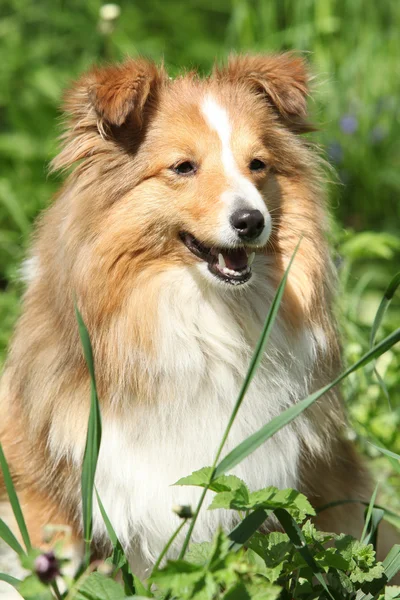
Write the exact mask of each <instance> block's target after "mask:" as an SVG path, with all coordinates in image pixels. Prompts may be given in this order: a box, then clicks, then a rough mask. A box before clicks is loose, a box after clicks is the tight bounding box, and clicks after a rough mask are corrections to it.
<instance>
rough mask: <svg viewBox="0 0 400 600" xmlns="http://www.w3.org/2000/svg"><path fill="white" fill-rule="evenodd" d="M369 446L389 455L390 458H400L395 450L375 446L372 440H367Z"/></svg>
mask: <svg viewBox="0 0 400 600" xmlns="http://www.w3.org/2000/svg"><path fill="white" fill-rule="evenodd" d="M369 443H370V444H371V446H373V447H374V448H376V449H377V450H379V452H382V454H386V456H390V458H395V459H396V460H400V454H396V452H392V451H391V450H387V448H382V447H381V446H376V444H373V443H372V442H369Z"/></svg>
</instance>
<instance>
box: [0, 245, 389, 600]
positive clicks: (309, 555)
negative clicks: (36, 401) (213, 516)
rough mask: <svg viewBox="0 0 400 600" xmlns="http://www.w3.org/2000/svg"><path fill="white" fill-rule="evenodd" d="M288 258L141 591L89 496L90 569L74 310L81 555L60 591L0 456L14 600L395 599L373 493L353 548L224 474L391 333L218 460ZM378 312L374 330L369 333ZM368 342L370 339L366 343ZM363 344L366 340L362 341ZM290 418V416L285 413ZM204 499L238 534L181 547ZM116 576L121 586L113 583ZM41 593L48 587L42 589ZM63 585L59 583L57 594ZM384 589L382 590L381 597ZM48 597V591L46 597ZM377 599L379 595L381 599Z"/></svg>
mask: <svg viewBox="0 0 400 600" xmlns="http://www.w3.org/2000/svg"><path fill="white" fill-rule="evenodd" d="M295 254H296V252H295V253H294V255H293V257H292V259H291V262H290V264H289V266H288V269H287V271H286V272H285V275H284V277H283V279H282V281H281V283H280V285H279V286H278V289H277V292H276V295H275V298H274V300H273V302H272V304H271V308H270V310H269V313H268V315H267V318H266V321H265V325H264V328H263V331H262V334H261V337H260V340H259V343H258V344H257V348H256V351H255V353H254V356H253V358H252V360H251V362H250V366H249V369H248V373H247V376H246V378H245V380H244V383H243V385H242V388H241V390H240V393H239V396H238V399H237V401H236V404H235V406H234V409H233V412H232V415H231V418H230V420H229V422H228V425H227V428H226V431H225V433H224V435H223V438H222V440H221V444H220V446H219V448H218V450H217V453H216V457H215V460H214V464H213V466H212V467H205V468H203V469H200V470H198V471H195V472H194V473H192V474H191V475H189V476H187V477H184V478H181V479H180V480H179V481H178V482H176V485H195V486H200V487H202V488H203V494H202V496H201V499H200V501H199V504H198V506H197V508H196V510H195V512H194V514H193V515H192V514H191V511H189V510H187V509H185V508H184V507H183V508H182V510H181V516H182V518H183V522H182V524H181V525H180V526H179V528H178V530H177V531H176V532H175V533H174V535H173V536H172V538H171V539H170V540H169V541H167V543H166V546H165V548H164V550H163V552H162V553H161V556H160V557H159V559H158V560H157V562H156V564H155V566H154V568H153V571H152V573H151V575H150V577H149V580H148V582H146V583H144V582H141V581H140V580H139V579H138V578H137V577H136V576H135V575H134V574H133V573H132V572H131V570H130V567H129V564H128V560H127V558H126V555H125V552H124V549H123V547H122V546H121V543H120V541H119V540H118V538H117V536H116V534H115V531H114V529H113V526H112V523H111V522H110V520H109V518H108V516H107V514H106V512H105V510H104V507H103V505H102V503H101V498H100V497H99V495H98V493H97V491H96V495H97V501H98V503H99V508H100V512H101V514H102V516H103V519H104V522H105V525H106V528H107V531H108V533H109V537H110V541H111V543H112V546H113V552H112V555H111V557H110V558H109V559H107V561H105V563H102V564H100V565H99V564H97V565H96V564H95V565H90V564H89V559H90V536H91V522H92V510H93V492H94V476H95V470H96V464H97V457H98V453H99V449H100V436H101V425H100V423H101V421H100V407H99V400H98V397H97V393H96V382H95V373H94V362H93V356H92V349H91V344H90V339H89V335H88V332H87V330H86V327H85V325H84V322H83V319H82V317H81V315H80V313H79V311H78V310H77V319H78V325H79V331H80V335H81V339H82V344H83V348H84V354H85V358H86V361H87V364H88V369H89V373H90V377H91V381H92V393H91V410H90V416H89V424H88V433H87V443H86V451H85V455H84V460H83V469H82V497H83V511H84V534H85V536H86V551H85V557H84V562H83V564H82V568H81V569H80V570H79V571H78V573H77V574H76V576H75V578H74V580H73V582H72V584H71V585H70V588H69V589H67V590H66V591H65V592H60V586H59V585H58V584H59V580H60V578H61V577H62V575H61V573H62V564H63V561H62V558H61V555H58V553H59V552H60V549H59V548H55V549H54V552H51V553H48V552H47V553H42V552H41V551H40V550H39V549H36V548H34V549H32V548H31V546H30V541H29V537H28V533H27V531H26V526H25V523H24V520H23V516H22V512H21V511H20V507H19V502H18V498H17V495H16V492H15V489H14V486H13V482H12V479H11V476H10V472H9V469H8V466H7V463H6V459H5V457H4V454H3V453H2V451H0V462H1V466H2V470H3V474H4V477H5V480H6V483H7V490H8V493H9V498H10V502H11V504H12V507H13V510H14V513H15V515H16V516H17V520H18V523H19V526H20V529H21V533H22V534H23V537H24V539H25V538H26V539H25V542H26V546H27V554H26V553H25V551H24V550H23V548H22V547H21V546H20V544H19V542H18V541H17V540H16V538H15V537H14V535H13V534H12V533H11V531H10V530H9V529H8V528H7V527H6V526H4V525H2V527H0V536H1V537H2V538H3V540H4V541H5V542H6V543H8V544H9V545H10V547H11V548H13V549H14V550H15V551H16V552H17V553H18V554H19V555H20V556H21V557H22V564H23V565H24V567H25V568H27V569H28V570H30V571H31V574H30V575H28V576H27V577H26V578H25V579H24V580H23V581H19V580H17V579H15V578H12V577H10V576H8V575H6V574H2V575H0V579H2V580H4V581H7V582H8V583H10V584H11V585H13V586H15V587H16V588H17V589H18V590H19V591H20V592H21V593H22V594H23V597H24V598H27V599H29V598H36V599H37V600H38V599H42V600H47V599H48V598H50V597H51V594H54V595H55V596H56V597H57V598H58V599H60V598H66V599H70V600H72V599H73V598H76V599H79V600H83V599H86V600H95V599H96V600H102V599H104V600H106V599H111V598H113V599H114V598H115V599H117V598H130V597H131V598H143V597H145V598H149V597H150V598H159V599H165V600H167V599H168V600H170V599H172V598H176V599H177V600H178V599H179V600H186V599H188V600H189V599H198V600H217V599H221V600H222V599H223V600H235V599H253V600H261V599H267V600H268V599H271V600H272V599H278V598H279V599H282V600H285V599H286V598H291V599H297V598H299V599H301V598H302V599H304V600H312V599H313V598H320V599H327V598H329V599H334V600H335V599H341V600H356V599H357V600H358V599H361V598H380V597H381V594H382V593H384V594H385V596H387V594H389V595H390V596H387V597H391V598H395V597H397V596H396V594H397V590H396V589H395V588H394V589H393V590H390V588H387V586H386V584H387V582H389V581H390V580H391V579H392V578H393V576H394V575H395V574H396V573H397V572H398V571H399V570H400V546H394V547H393V548H392V550H391V551H390V553H389V554H388V556H387V557H386V559H385V560H384V561H383V562H382V563H380V562H377V560H376V556H375V550H374V545H373V543H369V542H374V535H375V533H376V529H377V527H378V525H379V521H380V519H381V518H382V517H383V516H384V514H383V513H384V511H382V509H381V508H380V507H377V506H376V505H375V496H376V491H375V492H374V494H373V496H372V498H371V502H370V505H369V507H368V510H367V513H366V522H365V528H364V531H363V534H362V538H361V541H358V540H355V539H354V538H352V537H351V536H348V535H345V534H341V535H335V534H332V533H325V532H320V531H317V530H316V528H315V526H314V525H313V524H312V521H311V520H310V519H312V517H313V516H314V515H315V511H314V509H313V507H312V506H311V505H310V503H309V502H308V500H307V498H306V497H305V496H304V495H303V494H301V493H299V492H298V491H296V490H293V489H286V490H278V489H277V488H275V487H268V488H265V489H262V490H258V491H250V490H249V489H248V488H247V486H246V484H245V482H244V481H242V480H241V479H239V478H238V477H236V476H234V475H226V474H225V472H226V471H227V470H229V469H230V468H232V466H234V465H236V464H238V463H239V462H241V461H242V460H243V459H244V458H246V456H248V454H249V453H250V452H252V451H253V450H254V449H255V448H256V447H258V446H259V445H260V444H261V443H263V442H264V441H266V440H267V439H269V438H270V437H271V436H272V435H273V434H274V433H276V431H278V430H279V429H280V428H282V427H284V426H285V425H286V424H287V423H288V422H290V421H291V420H293V419H294V418H296V416H298V414H301V412H302V411H304V410H305V409H306V408H307V407H308V406H309V405H310V404H311V403H312V402H315V401H316V400H317V399H318V398H320V397H321V396H323V394H324V393H326V391H328V390H329V389H331V387H333V386H334V385H337V383H339V382H340V381H341V380H342V379H344V378H345V377H347V376H348V375H349V374H351V373H353V372H355V371H356V370H358V369H359V368H361V367H362V366H365V365H366V364H368V363H370V362H371V361H373V360H376V359H377V358H379V356H381V355H382V354H383V353H384V352H386V351H387V350H388V349H389V348H391V347H392V346H393V344H395V343H396V342H398V341H399V340H400V329H397V330H396V331H394V332H393V333H392V334H391V335H389V336H388V337H387V338H385V339H384V340H383V341H381V342H380V343H378V344H376V345H373V344H372V348H370V350H369V351H368V352H367V353H366V354H365V355H364V356H363V357H362V358H361V359H360V360H358V361H357V362H356V363H355V364H354V365H352V366H351V367H350V368H349V369H347V370H346V371H345V372H344V373H343V374H342V375H340V376H339V377H337V378H336V379H335V380H334V381H333V382H332V383H331V384H329V385H327V386H325V387H324V388H322V389H321V390H319V391H317V392H315V393H314V394H311V395H310V396H309V397H308V398H306V399H304V400H303V401H301V402H299V403H298V404H297V405H296V406H294V407H290V408H288V409H286V410H285V411H283V412H282V413H281V415H279V416H278V417H275V418H274V419H273V420H272V421H271V422H270V423H269V424H267V425H266V426H264V427H263V428H261V429H260V431H259V432H257V433H256V434H253V436H250V438H248V439H247V440H244V441H243V442H242V443H241V444H239V446H237V447H236V448H235V449H234V450H233V451H231V452H230V453H229V454H228V455H227V456H226V457H225V458H224V459H223V460H222V461H220V462H218V461H219V458H220V456H221V453H222V450H223V446H224V442H225V440H226V438H227V435H228V433H229V430H230V427H231V426H232V424H233V421H234V419H235V418H236V416H237V414H238V411H239V408H240V405H241V403H242V401H243V398H244V396H245V393H246V391H247V389H248V387H249V385H250V384H251V379H252V377H253V376H254V373H255V371H256V368H257V366H258V364H259V362H260V358H261V355H262V353H263V352H264V349H265V345H266V343H267V340H268V334H269V331H270V329H271V327H272V325H273V322H274V319H275V317H276V315H277V312H278V309H279V304H280V301H281V298H282V296H283V293H284V288H285V283H286V280H287V276H288V273H289V269H290V266H291V264H292V261H293V260H295ZM380 314H382V309H380V311H378V316H377V320H376V322H375V323H376V325H375V329H376V328H377V326H378V325H379V319H380V317H379V315H380ZM373 337H374V336H373ZM372 339H373V338H372ZM294 409H295V410H294ZM207 490H210V491H212V492H214V497H213V500H212V502H211V504H210V506H209V507H208V509H209V510H218V509H224V510H233V511H236V512H237V514H238V525H237V526H236V527H235V528H234V529H233V530H232V531H231V532H224V531H221V530H219V531H217V532H216V533H215V537H214V539H213V541H212V542H204V543H202V544H192V545H191V546H189V543H190V537H191V533H192V531H193V529H194V527H195V524H196V517H197V515H198V514H199V511H200V510H201V508H202V505H203V502H204V500H205V497H206V492H207ZM271 518H274V519H275V520H276V521H278V522H279V523H280V526H281V527H282V530H283V532H282V533H281V532H273V533H261V532H260V528H261V529H262V526H263V524H264V523H265V522H266V521H267V519H271ZM187 520H190V521H191V523H190V526H189V528H188V532H187V535H186V538H185V540H184V543H183V546H182V549H181V553H180V556H179V558H178V559H177V560H170V559H169V560H167V562H166V564H165V565H164V566H163V564H162V563H163V560H164V558H165V556H166V554H167V551H168V549H169V548H170V546H171V543H172V541H173V540H174V539H175V538H176V536H177V534H178V533H179V531H180V530H181V529H182V528H183V527H184V525H185V523H186V521H187ZM118 572H121V574H122V580H123V584H124V585H123V586H121V585H120V584H119V583H117V582H116V581H115V580H114V577H115V576H116V575H117V574H118ZM48 586H50V587H48ZM65 586H66V580H64V585H63V588H64V587H65ZM385 588H386V589H385ZM50 590H51V591H50ZM382 597H383V596H382Z"/></svg>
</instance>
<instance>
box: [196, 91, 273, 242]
mask: <svg viewBox="0 0 400 600" xmlns="http://www.w3.org/2000/svg"><path fill="white" fill-rule="evenodd" d="M201 111H202V113H203V116H204V118H205V120H206V122H207V124H208V126H209V127H210V129H212V130H213V131H215V132H216V133H217V134H218V137H219V139H220V141H221V146H222V151H221V161H222V165H223V167H224V171H225V175H226V177H227V179H228V182H229V184H228V188H227V189H226V191H225V192H223V194H222V196H221V200H222V202H223V203H224V205H225V207H226V210H225V211H224V213H225V214H223V215H222V223H221V232H220V233H221V242H224V243H228V244H229V243H232V242H236V241H237V239H236V234H235V233H234V231H233V229H232V227H231V226H230V223H229V219H230V216H231V215H232V214H233V213H234V212H235V210H239V209H247V210H259V211H260V212H261V213H262V214H263V215H264V219H265V228H264V231H263V233H262V234H261V236H260V239H259V240H258V243H259V244H260V245H263V244H265V243H266V242H267V240H268V238H269V235H270V233H271V218H270V215H269V212H268V210H267V207H266V206H265V202H264V200H263V197H262V196H261V194H260V192H259V191H258V190H257V188H256V187H255V185H254V184H253V183H252V182H251V181H250V180H249V179H247V177H245V176H244V175H243V174H242V173H241V172H240V170H239V169H238V167H237V164H236V161H235V157H234V155H233V152H232V147H231V137H232V125H231V121H230V119H229V115H228V112H227V111H226V110H225V109H224V108H223V107H222V106H220V105H219V104H218V103H217V102H216V101H215V100H214V98H212V96H207V97H206V98H205V100H204V101H203V103H202V105H201Z"/></svg>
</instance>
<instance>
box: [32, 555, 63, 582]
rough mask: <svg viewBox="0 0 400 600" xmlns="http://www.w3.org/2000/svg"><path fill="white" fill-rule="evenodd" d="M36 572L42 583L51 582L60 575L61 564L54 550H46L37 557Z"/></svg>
mask: <svg viewBox="0 0 400 600" xmlns="http://www.w3.org/2000/svg"><path fill="white" fill-rule="evenodd" d="M35 573H36V575H37V576H38V577H39V579H40V581H41V582H42V583H50V582H51V581H54V579H55V578H56V577H58V575H60V566H59V564H58V560H57V559H56V557H55V555H54V552H45V553H44V554H39V556H37V557H36V559H35Z"/></svg>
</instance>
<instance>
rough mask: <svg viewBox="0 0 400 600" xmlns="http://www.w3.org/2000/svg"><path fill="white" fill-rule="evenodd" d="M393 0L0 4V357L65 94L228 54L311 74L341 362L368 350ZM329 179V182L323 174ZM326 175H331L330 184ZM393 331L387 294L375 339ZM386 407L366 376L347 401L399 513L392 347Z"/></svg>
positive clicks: (396, 117) (376, 288) (398, 162)
mask: <svg viewBox="0 0 400 600" xmlns="http://www.w3.org/2000/svg"><path fill="white" fill-rule="evenodd" d="M399 26H400V2H399V1H398V0H380V2H367V1H365V0H248V1H245V0H186V1H185V2H182V1H181V0H121V1H120V2H119V4H118V5H115V4H114V5H102V3H101V2H100V1H99V0H84V1H83V0H35V1H29V0H0V52H1V57H2V60H1V62H0V115H1V117H0V165H1V169H0V288H1V291H0V315H1V322H2V326H1V328H0V357H1V360H3V359H4V355H5V348H6V345H7V342H8V339H9V336H10V332H11V330H12V327H13V324H14V322H15V319H16V317H17V314H18V310H19V297H20V295H21V292H22V286H21V284H20V283H19V282H18V269H19V265H20V263H21V260H22V259H23V257H24V254H25V251H26V247H27V243H28V241H29V238H30V232H31V230H32V222H33V220H34V218H35V217H36V215H37V214H38V213H39V211H40V210H42V209H43V208H44V207H46V206H47V205H48V203H49V201H50V199H51V197H52V195H53V193H54V192H55V190H56V188H57V186H59V184H60V181H59V180H57V178H56V177H49V176H48V175H47V165H48V162H49V160H50V159H51V158H52V157H53V156H54V154H55V153H56V148H57V144H56V139H57V135H58V134H59V132H60V123H59V121H60V119H59V117H60V113H59V105H60V100H61V96H62V92H63V89H64V88H65V87H66V86H68V85H69V84H70V82H71V80H72V79H74V78H75V77H77V76H78V75H79V74H80V73H81V72H82V71H83V70H85V69H86V68H88V67H89V66H90V65H92V64H93V63H95V62H101V61H110V60H119V59H121V58H123V57H124V56H126V55H130V56H135V55H137V54H144V55H146V56H148V57H151V58H153V59H155V60H156V61H160V60H161V59H162V58H164V60H165V63H166V65H167V67H168V68H169V71H170V73H171V74H172V75H173V74H174V73H176V72H177V71H178V70H179V69H181V68H188V69H189V68H192V67H195V68H199V69H200V70H201V71H202V72H207V71H208V70H209V69H210V66H211V63H212V62H213V60H214V58H217V59H220V60H221V59H224V58H225V57H226V56H227V54H228V53H229V52H230V51H231V50H235V51H246V50H250V51H279V50H287V49H295V50H299V51H301V52H303V53H304V54H305V56H306V58H307V59H308V60H309V63H310V65H311V68H312V70H313V72H314V73H316V74H317V76H316V78H315V81H314V86H313V87H314V91H313V99H312V101H311V103H310V104H311V107H310V108H311V112H312V114H313V117H314V120H315V121H316V122H317V123H318V124H319V126H320V132H318V133H316V134H313V139H314V140H315V141H317V142H318V143H320V144H321V145H322V146H323V147H324V149H325V152H326V155H327V158H328V159H329V161H330V162H331V163H332V164H333V166H334V167H335V169H336V172H337V174H338V176H337V178H336V180H334V181H333V182H332V183H331V185H330V196H331V205H332V212H333V215H334V227H333V243H334V245H335V248H336V250H337V258H338V260H337V262H338V264H339V271H340V276H341V279H342V292H341V294H340V296H339V302H338V313H339V318H340V321H341V323H342V329H343V340H344V342H343V345H344V353H345V360H348V361H349V360H354V359H356V358H358V357H359V356H360V355H361V354H362V353H363V351H365V350H366V348H367V347H368V337H369V331H370V327H371V323H372V320H373V317H374V314H375V311H376V309H377V306H378V304H379V301H380V299H381V297H382V294H383V292H384V289H385V287H386V285H387V284H388V282H389V280H390V278H391V277H392V276H393V275H394V274H395V272H396V271H397V270H399V264H400V236H399V232H400V135H399V134H400V107H399V98H400V77H399V75H400V73H399V70H400V69H399V66H400V60H399V58H400V43H399V40H400V36H399V31H400V29H399ZM332 178H333V177H332V175H330V179H332ZM333 179H334V178H333ZM399 323H400V302H399V300H398V299H396V298H395V299H394V301H393V303H392V306H391V308H390V310H389V312H388V314H387V316H386V319H385V322H384V325H383V327H382V331H380V335H384V334H387V333H388V332H389V331H390V330H392V329H393V328H394V327H396V326H397V327H398V326H399ZM378 368H379V371H380V374H381V375H382V377H383V378H384V380H385V383H386V387H387V392H388V394H389V397H390V404H389V402H388V400H387V398H386V396H385V393H384V392H383V391H382V389H381V387H380V386H379V385H378V382H377V380H376V378H375V377H374V375H373V373H372V371H371V370H365V371H364V372H363V373H361V374H355V375H354V376H353V378H352V379H351V380H350V381H349V382H348V383H347V384H346V387H345V390H344V391H345V398H346V402H347V404H348V406H349V409H350V416H351V419H352V423H353V426H354V429H355V433H354V432H353V431H352V432H351V433H350V435H356V436H357V437H358V440H359V444H360V446H361V447H362V448H363V450H364V452H365V453H366V454H367V456H368V457H369V458H370V459H371V461H370V462H371V464H372V465H373V466H374V467H375V470H376V472H377V473H378V474H379V477H380V479H381V480H382V490H383V501H386V502H387V503H389V504H391V506H394V507H396V508H397V509H398V510H399V508H400V500H399V499H398V497H399V494H398V491H399V490H400V486H399V477H398V475H399V473H400V469H399V463H398V462H397V461H395V460H393V461H391V462H390V461H388V459H387V458H385V457H381V456H378V453H377V452H375V450H374V448H373V447H372V446H370V445H369V444H368V443H367V442H366V441H365V440H366V439H369V440H375V441H376V443H378V444H379V445H380V446H385V447H387V448H390V449H392V450H394V451H396V452H400V434H399V423H400V351H399V350H397V351H396V350H393V351H391V352H389V353H388V354H387V355H385V356H384V357H382V359H380V361H379V364H378Z"/></svg>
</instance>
